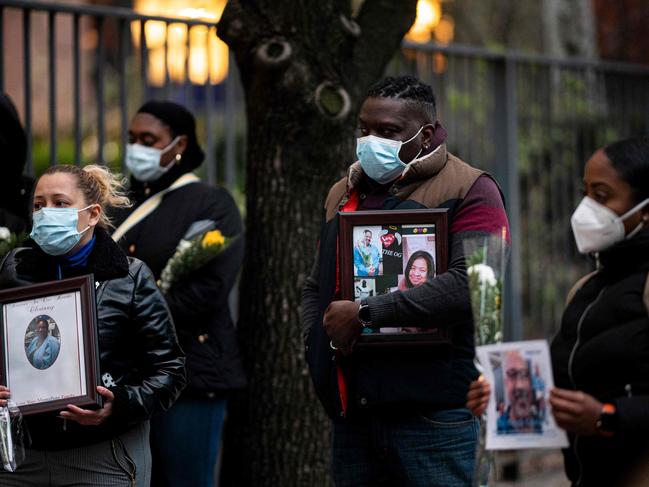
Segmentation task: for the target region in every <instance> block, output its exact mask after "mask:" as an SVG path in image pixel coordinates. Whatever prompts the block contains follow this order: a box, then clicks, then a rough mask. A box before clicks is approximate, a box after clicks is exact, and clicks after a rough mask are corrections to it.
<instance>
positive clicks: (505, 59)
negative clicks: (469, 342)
mask: <svg viewBox="0 0 649 487" xmlns="http://www.w3.org/2000/svg"><path fill="white" fill-rule="evenodd" d="M391 70H392V71H394V72H397V73H404V72H409V73H413V74H415V75H417V76H418V77H420V78H422V79H423V80H425V81H427V82H429V83H430V84H431V85H432V86H433V87H434V89H435V93H436V96H437V99H438V111H439V114H440V115H439V116H440V119H441V121H442V123H443V124H444V125H446V127H447V128H448V130H449V134H450V135H449V139H448V145H449V149H450V150H451V152H454V153H455V154H456V155H458V156H459V157H461V158H463V159H464V160H466V161H467V162H470V163H471V164H473V165H476V166H477V167H480V168H483V169H486V170H488V171H490V172H491V173H492V174H494V175H495V176H496V178H497V179H498V180H499V182H500V184H501V186H502V189H503V191H504V193H505V196H506V201H507V213H508V215H509V219H510V225H511V233H512V241H513V245H512V256H511V259H510V264H509V268H508V272H507V279H506V295H505V301H504V306H505V321H506V323H505V325H506V335H508V337H510V338H513V339H518V338H523V337H525V338H532V337H550V336H552V335H553V334H554V333H555V331H556V330H557V328H558V325H559V320H560V316H561V313H562V311H563V305H564V300H565V296H566V294H567V291H568V289H569V288H570V286H571V285H572V283H574V282H575V281H576V279H577V277H578V276H579V275H582V274H583V273H584V272H585V271H586V270H587V269H589V268H590V267H591V266H592V263H591V262H588V261H587V260H586V259H585V258H584V257H583V256H580V255H578V253H577V251H576V247H575V245H574V241H573V237H572V231H571V228H570V216H571V214H572V212H573V210H574V208H575V207H576V205H577V203H578V201H579V199H580V198H581V197H582V172H583V167H584V164H585V161H586V160H587V159H588V157H589V156H590V154H592V153H593V152H594V151H595V150H596V149H597V148H599V147H602V146H603V145H605V144H606V143H610V142H612V141H614V140H617V139H620V138H624V137H629V136H632V135H638V134H641V133H645V134H647V133H649V68H647V67H640V66H634V65H628V64H618V63H607V62H597V61H585V60H560V59H553V58H549V57H545V56H535V55H522V54H518V53H507V52H504V53H496V52H490V51H487V50H484V49H479V48H470V47H463V46H448V47H439V46H421V45H416V44H408V43H406V44H404V46H403V53H402V55H401V56H400V57H399V59H397V60H396V61H395V62H394V63H393V66H391Z"/></svg>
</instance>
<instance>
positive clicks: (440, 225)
mask: <svg viewBox="0 0 649 487" xmlns="http://www.w3.org/2000/svg"><path fill="white" fill-rule="evenodd" d="M339 221H340V223H339V225H340V227H339V238H340V240H339V241H340V244H339V245H340V249H339V251H340V253H339V256H340V257H339V265H340V269H339V271H340V278H341V295H342V299H345V300H350V301H355V300H361V299H364V298H367V297H370V296H374V295H378V294H384V293H386V292H393V291H396V290H407V289H409V288H412V287H417V286H419V285H421V284H423V282H425V280H426V279H428V278H430V277H431V276H433V275H439V274H441V273H443V272H446V270H447V268H448V216H447V210H446V209H422V210H378V211H354V212H339ZM377 255H378V256H377ZM406 269H408V270H407V271H406ZM447 343H450V334H449V331H448V329H447V328H446V327H444V326H442V324H440V326H430V324H428V325H426V326H425V327H408V328H381V329H380V330H373V331H371V332H370V330H365V332H364V333H363V334H362V335H361V336H360V337H359V338H358V340H357V341H356V344H355V347H365V346H395V345H431V344H436V345H438V344H447Z"/></svg>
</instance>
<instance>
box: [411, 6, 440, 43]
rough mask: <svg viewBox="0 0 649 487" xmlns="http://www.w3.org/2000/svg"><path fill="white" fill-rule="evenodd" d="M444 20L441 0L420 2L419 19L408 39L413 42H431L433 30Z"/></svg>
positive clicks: (418, 8)
mask: <svg viewBox="0 0 649 487" xmlns="http://www.w3.org/2000/svg"><path fill="white" fill-rule="evenodd" d="M441 18H442V6H441V4H440V0H419V2H417V17H416V18H415V23H414V24H412V27H410V30H409V31H408V33H407V34H406V39H408V40H409V41H413V42H420V43H424V42H429V41H430V39H431V36H432V32H433V30H435V27H437V24H439V21H440V19H441Z"/></svg>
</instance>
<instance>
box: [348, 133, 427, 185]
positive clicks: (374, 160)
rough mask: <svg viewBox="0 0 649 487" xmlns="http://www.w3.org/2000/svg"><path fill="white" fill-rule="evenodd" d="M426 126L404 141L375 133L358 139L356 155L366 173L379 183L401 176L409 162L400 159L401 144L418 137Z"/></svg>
mask: <svg viewBox="0 0 649 487" xmlns="http://www.w3.org/2000/svg"><path fill="white" fill-rule="evenodd" d="M424 127H425V125H423V126H422V127H421V128H420V129H419V130H417V133H416V134H415V135H413V136H412V137H410V138H409V139H408V140H404V141H401V140H392V139H384V138H381V137H377V136H375V135H367V136H365V137H360V138H358V139H356V155H357V156H358V160H359V162H360V164H361V167H362V168H363V171H364V172H365V174H367V175H368V176H369V177H370V178H372V179H373V180H374V181H376V182H377V183H379V184H386V183H389V182H390V181H392V180H393V179H395V178H397V177H399V176H400V175H401V173H403V171H404V170H405V169H406V167H407V164H406V163H405V162H403V161H402V160H401V159H399V151H400V150H401V146H403V145H404V144H407V143H408V142H410V141H411V140H413V139H414V138H415V137H417V136H418V135H419V133H420V132H421V131H422V129H423V128H424ZM419 154H421V150H420V151H419V152H418V153H417V155H416V156H415V157H414V158H413V161H414V160H415V159H417V157H419ZM410 162H412V161H410Z"/></svg>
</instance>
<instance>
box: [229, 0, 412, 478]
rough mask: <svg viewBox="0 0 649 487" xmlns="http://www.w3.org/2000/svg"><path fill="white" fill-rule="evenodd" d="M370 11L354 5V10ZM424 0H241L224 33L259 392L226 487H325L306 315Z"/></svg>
mask: <svg viewBox="0 0 649 487" xmlns="http://www.w3.org/2000/svg"><path fill="white" fill-rule="evenodd" d="M356 4H358V2H355V7H356V6H357V5H356ZM415 6H416V0H404V1H399V2H395V1H393V0H366V1H365V2H362V5H360V6H359V8H358V12H357V15H356V16H355V17H353V16H352V2H351V1H350V0H319V1H316V0H313V1H305V0H302V1H295V0H274V1H273V0H257V1H255V0H230V2H229V3H228V5H227V7H226V9H225V11H224V13H223V16H222V19H221V21H220V23H219V26H218V33H219V36H220V37H221V38H222V39H223V40H224V41H225V42H226V43H227V44H228V45H229V46H230V48H231V49H232V51H233V53H234V56H235V58H236V61H237V65H238V68H239V71H240V74H241V80H242V84H243V88H244V91H245V99H246V111H247V122H248V136H247V146H248V150H247V171H246V173H247V181H246V206H247V234H246V260H245V263H244V269H243V274H242V279H241V290H240V296H241V298H240V323H239V337H240V344H241V348H242V353H243V358H244V361H245V365H246V369H247V372H248V377H249V385H248V388H247V389H246V391H244V392H243V393H242V394H241V395H240V396H239V397H238V398H237V399H236V400H235V401H234V402H233V403H232V404H231V407H230V411H229V426H228V432H227V433H226V443H225V447H224V461H223V467H224V475H223V483H224V484H225V485H237V486H244V485H254V486H263V485H272V486H279V485H281V486H289V485H327V484H328V483H329V470H330V451H329V434H330V433H329V423H328V420H327V419H326V418H325V416H324V413H323V411H322V408H321V406H320V404H319V403H318V402H317V400H316V398H315V395H314V393H313V390H312V385H311V380H310V377H309V373H308V370H307V366H306V363H305V361H304V353H303V349H304V347H303V340H302V328H301V321H300V315H299V305H300V295H301V288H302V285H303V283H304V279H305V277H306V275H307V274H308V272H309V271H310V268H311V265H312V263H313V256H314V253H315V250H316V241H317V238H318V234H319V231H320V222H321V218H322V207H323V202H324V198H325V196H326V191H327V189H328V187H329V186H330V185H331V184H332V183H333V182H334V181H335V180H336V179H337V178H339V177H340V176H341V175H342V174H343V170H344V168H345V167H346V166H347V165H349V163H350V162H352V160H353V157H354V144H353V142H354V129H355V124H356V116H357V112H358V109H359V104H360V102H361V101H362V97H363V94H364V93H365V91H366V90H367V88H368V87H369V86H370V85H371V84H372V83H373V82H375V81H377V80H378V79H379V78H380V77H381V75H382V73H383V70H384V69H385V66H386V65H387V63H388V61H389V60H390V59H391V57H392V56H393V55H394V53H395V51H396V50H397V48H398V46H399V44H400V41H401V39H402V37H403V35H404V34H405V33H406V32H407V30H408V28H409V27H410V25H411V24H412V22H413V21H414V18H415Z"/></svg>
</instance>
